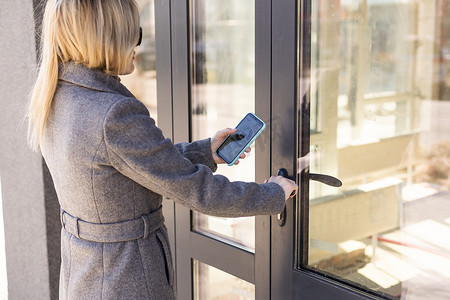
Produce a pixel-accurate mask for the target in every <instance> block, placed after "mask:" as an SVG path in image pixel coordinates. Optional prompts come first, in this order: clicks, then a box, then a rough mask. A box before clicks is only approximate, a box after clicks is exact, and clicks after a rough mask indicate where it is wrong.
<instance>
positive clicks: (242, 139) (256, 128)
mask: <svg viewBox="0 0 450 300" xmlns="http://www.w3.org/2000/svg"><path fill="white" fill-rule="evenodd" d="M264 127H265V124H264V122H262V121H261V120H260V119H258V118H257V117H256V116H255V115H253V114H247V115H246V116H245V117H244V118H243V119H242V120H241V122H239V124H238V125H237V126H236V129H237V131H236V132H235V133H234V134H232V135H229V136H228V137H227V138H226V139H225V141H224V142H223V143H222V145H220V147H219V148H218V149H217V154H218V155H219V156H220V157H221V158H222V159H223V160H224V161H225V162H226V163H228V164H230V163H234V162H235V160H236V158H238V156H239V155H240V154H241V153H242V152H243V151H244V150H245V149H246V148H247V147H248V146H250V144H251V143H252V142H253V141H254V140H255V139H256V137H257V136H258V134H259V133H261V131H262V129H263V128H264Z"/></svg>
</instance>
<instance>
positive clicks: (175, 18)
mask: <svg viewBox="0 0 450 300" xmlns="http://www.w3.org/2000/svg"><path fill="white" fill-rule="evenodd" d="M156 1H157V2H158V5H157V6H156V8H157V10H156V15H160V20H161V22H162V24H164V25H162V26H163V27H165V28H164V29H162V30H158V25H160V24H159V23H158V24H157V37H156V38H157V45H158V37H159V40H162V39H164V38H165V39H166V41H165V45H164V46H161V45H159V46H160V47H159V48H158V49H160V51H159V52H157V59H158V61H157V67H158V63H159V62H161V64H168V65H170V68H171V76H166V72H164V73H163V76H164V77H163V78H161V77H160V73H159V72H160V69H159V68H158V82H159V81H161V80H164V81H166V80H167V81H169V80H170V82H171V88H170V90H168V89H169V86H168V85H167V83H166V84H162V88H164V89H166V92H161V93H162V95H163V98H161V96H160V86H159V84H158V112H160V109H161V115H164V116H166V115H170V116H171V118H167V119H166V118H165V120H163V122H164V124H161V123H160V126H161V127H162V129H163V130H165V129H166V128H167V130H168V131H170V132H171V133H173V134H172V138H173V141H174V142H182V141H188V140H190V139H191V135H190V128H191V127H190V126H191V124H190V84H191V82H190V69H189V68H190V64H191V61H190V57H191V55H190V43H189V41H190V39H189V32H190V23H189V22H190V20H189V19H190V17H189V12H190V8H189V4H190V3H189V1H180V0H173V1H168V0H156ZM255 5H256V8H255V9H256V12H255V13H256V24H255V31H256V32H255V36H256V41H255V45H256V47H255V48H256V50H255V51H256V53H255V59H256V62H257V63H256V67H255V68H256V70H255V75H256V80H255V84H256V87H255V88H256V91H255V92H256V113H257V114H258V115H259V116H260V117H261V118H263V119H264V120H269V119H270V103H271V93H270V89H271V87H270V80H271V71H270V70H271V65H270V57H271V44H270V40H271V33H270V28H271V1H270V0H259V1H255ZM164 18H167V20H170V22H169V25H168V24H167V22H166V21H164V20H163V19H164ZM158 33H159V36H158ZM168 36H170V39H169V40H168V41H167V37H168ZM164 47H168V48H164ZM158 49H157V51H158ZM169 49H170V50H171V51H170V52H169V51H168V50H169ZM161 52H162V53H164V54H162V55H163V58H162V59H159V58H158V55H159V53H161ZM168 53H169V54H168ZM161 68H164V70H165V71H167V68H166V67H165V66H162V67H161ZM162 101H164V103H163V104H162V105H160V103H161V102H162ZM166 101H167V102H166ZM186 124H189V126H186ZM230 125H232V124H230ZM219 129H220V128H218V129H217V130H219ZM258 140H259V141H257V147H256V151H255V152H256V153H255V156H256V161H257V163H256V166H257V167H256V174H258V175H257V178H256V180H257V181H259V182H262V181H263V180H264V179H265V178H268V177H269V176H270V174H271V173H270V164H269V163H268V162H269V161H270V153H271V147H270V140H271V137H270V130H266V131H265V132H264V133H263V134H262V136H261V137H260V138H259V139H258ZM261 141H264V144H262V143H261ZM268 141H269V142H268ZM258 143H261V144H259V145H258ZM166 202H167V204H166V203H165V206H167V208H166V212H167V213H166V223H167V226H168V229H169V233H170V237H171V244H172V248H173V249H172V252H173V253H174V257H175V259H176V266H177V268H176V274H177V291H178V297H179V299H180V300H181V299H191V298H192V297H193V279H192V278H193V268H192V262H193V260H194V259H195V260H199V261H201V262H203V263H206V264H208V265H211V266H214V267H217V268H219V269H221V270H223V271H225V272H227V273H230V274H232V275H234V276H236V277H239V278H242V279H244V280H246V281H248V282H250V283H253V284H255V286H256V298H257V299H269V297H270V264H269V259H270V231H269V228H270V217H268V216H261V217H256V222H255V224H256V225H255V226H256V228H255V231H256V233H255V234H256V237H255V241H256V245H255V247H256V250H255V252H256V254H254V253H250V252H247V251H245V250H242V249H238V248H236V247H234V246H232V245H229V244H226V243H223V242H221V241H219V240H215V239H212V238H210V237H206V236H204V235H202V234H200V233H196V232H194V231H191V228H192V226H191V212H190V211H189V209H187V208H186V207H183V206H180V205H177V204H175V205H174V204H173V202H171V201H166ZM168 214H172V215H171V216H169V215H168ZM175 233H176V234H175Z"/></svg>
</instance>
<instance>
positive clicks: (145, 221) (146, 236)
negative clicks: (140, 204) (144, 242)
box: [141, 216, 149, 239]
mask: <svg viewBox="0 0 450 300" xmlns="http://www.w3.org/2000/svg"><path fill="white" fill-rule="evenodd" d="M141 218H142V221H143V222H144V236H143V238H144V239H146V238H148V235H149V228H148V222H147V219H146V218H145V216H142V217H141Z"/></svg>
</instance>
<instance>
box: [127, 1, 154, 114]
mask: <svg viewBox="0 0 450 300" xmlns="http://www.w3.org/2000/svg"><path fill="white" fill-rule="evenodd" d="M137 3H138V5H139V8H140V13H141V27H142V43H141V45H140V46H138V47H136V61H135V70H134V72H133V73H132V74H130V75H126V76H121V80H122V83H123V84H124V85H125V86H126V87H127V88H128V89H129V90H130V91H131V92H132V93H133V95H134V96H136V98H137V99H138V100H140V101H141V102H142V103H144V104H145V106H146V107H147V109H148V110H149V112H150V116H151V117H152V118H153V119H154V120H155V121H156V122H158V116H157V110H156V103H157V98H156V46H155V5H154V0H138V1H137Z"/></svg>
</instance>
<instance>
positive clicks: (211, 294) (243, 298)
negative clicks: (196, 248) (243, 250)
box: [193, 261, 255, 300]
mask: <svg viewBox="0 0 450 300" xmlns="http://www.w3.org/2000/svg"><path fill="white" fill-rule="evenodd" d="M193 277H194V299H195V300H222V299H230V300H232V299H236V300H237V299H239V300H253V299H255V286H254V285H253V284H251V283H249V282H247V281H245V280H242V279H240V278H237V277H234V276H233V275H230V274H228V273H225V272H223V271H221V270H219V269H216V268H214V267H211V266H209V265H207V264H204V263H201V262H199V261H194V276H193Z"/></svg>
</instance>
